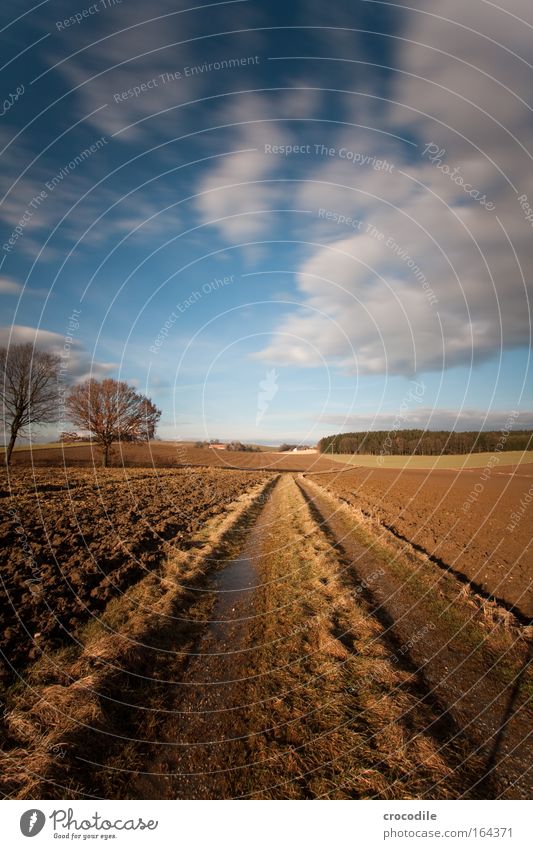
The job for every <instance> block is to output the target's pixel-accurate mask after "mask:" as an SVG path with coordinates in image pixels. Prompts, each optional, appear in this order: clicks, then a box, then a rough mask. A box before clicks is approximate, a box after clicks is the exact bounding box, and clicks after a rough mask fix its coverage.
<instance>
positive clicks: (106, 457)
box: [102, 443, 109, 469]
mask: <svg viewBox="0 0 533 849" xmlns="http://www.w3.org/2000/svg"><path fill="white" fill-rule="evenodd" d="M102 460H103V466H104V469H106V468H107V465H108V460H109V445H107V443H106V444H105V445H104V450H103V454H102Z"/></svg>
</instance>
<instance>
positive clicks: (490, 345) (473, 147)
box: [257, 0, 533, 375]
mask: <svg viewBox="0 0 533 849" xmlns="http://www.w3.org/2000/svg"><path fill="white" fill-rule="evenodd" d="M506 5H507V11H510V12H513V13H515V14H521V15H523V16H526V17H527V18H529V19H530V18H531V17H532V15H531V6H530V4H529V3H526V2H525V0H511V2H510V3H508V4H506ZM481 11H482V12H483V15H480V14H479V13H480V12H481ZM424 12H429V13H433V16H431V15H429V14H424ZM401 15H402V19H401V20H402V21H403V25H404V28H403V31H402V30H400V35H402V36H403V37H404V38H405V39H406V40H405V41H403V42H402V41H399V42H398V45H399V47H398V48H397V54H396V57H395V65H397V66H398V68H399V69H400V71H399V72H398V73H396V74H395V75H394V83H393V87H392V90H391V102H390V103H389V105H388V107H385V112H383V106H381V107H380V110H381V111H380V112H378V110H377V108H376V107H374V123H375V125H376V127H382V126H387V128H389V129H392V130H394V131H395V132H397V133H398V134H399V135H400V136H409V135H410V136H411V137H412V136H413V133H414V134H415V139H416V141H417V142H418V148H417V149H416V150H413V149H411V151H410V153H409V148H408V146H406V145H403V144H402V143H401V142H392V141H391V139H390V138H389V139H386V138H384V137H383V135H382V134H378V133H375V134H374V149H373V146H372V133H371V132H370V133H369V132H368V131H366V130H365V131H354V130H348V129H346V128H343V129H342V130H341V131H340V132H339V134H338V138H337V143H336V145H335V146H336V149H337V151H338V150H339V148H340V147H341V146H346V147H348V148H350V149H352V150H356V151H359V152H361V153H368V154H375V155H377V156H380V157H385V158H386V159H387V160H388V161H390V162H392V163H393V164H394V169H393V170H392V171H391V172H385V171H384V172H376V171H374V170H372V169H371V168H368V167H363V166H358V167H355V166H353V165H351V163H350V162H349V161H341V160H340V158H339V157H338V155H334V156H332V157H328V158H327V159H325V160H321V161H318V162H317V161H316V160H315V161H314V162H313V168H312V170H310V171H309V172H308V175H307V176H308V177H309V180H308V181H307V182H306V183H305V184H304V185H303V186H302V188H301V190H300V193H299V198H298V202H299V203H300V204H301V205H302V206H305V207H308V208H311V209H312V210H314V211H315V213H318V209H319V208H320V207H324V208H326V209H328V210H330V211H333V212H336V213H339V214H342V215H346V216H351V217H353V218H355V219H357V220H360V221H361V222H362V228H361V229H360V230H355V231H354V228H353V226H352V227H351V228H350V227H347V226H342V225H339V224H338V223H334V222H332V221H326V220H324V219H319V217H318V214H315V216H314V217H313V218H310V219H307V218H306V221H305V230H304V228H303V227H302V231H303V232H306V233H307V238H308V240H309V241H313V240H314V241H318V242H322V246H321V247H317V248H315V249H310V255H309V256H308V257H307V259H306V260H305V261H304V262H303V263H302V265H301V267H300V268H299V270H298V274H297V283H298V288H299V291H300V294H301V302H302V308H301V310H300V311H299V312H297V313H296V314H295V313H294V312H293V313H291V314H289V315H287V316H286V317H285V318H284V319H283V320H282V322H281V324H280V326H279V327H278V328H277V333H275V334H274V335H273V337H272V339H271V341H270V343H269V344H268V345H267V346H266V348H265V349H263V350H262V351H260V352H258V354H257V356H258V357H259V358H261V359H264V360H265V361H267V362H270V363H273V364H278V365H279V364H285V365H287V364H297V365H310V366H311V365H315V364H316V363H317V357H316V355H315V354H314V353H313V350H312V347H311V344H310V343H311V342H312V343H313V345H314V346H316V347H318V349H319V353H320V354H322V355H323V356H324V357H326V359H327V360H328V361H329V362H330V363H331V364H334V365H337V366H338V367H340V368H344V369H348V370H350V371H352V372H359V373H380V372H389V373H392V374H405V375H409V374H412V373H414V372H415V371H417V372H420V371H424V370H441V369H442V368H447V367H450V366H456V365H469V364H470V363H471V362H480V361H482V360H484V359H487V358H489V357H491V356H493V355H495V354H497V353H498V351H500V350H501V349H502V348H506V349H509V348H513V347H517V346H526V345H528V344H529V339H530V318H531V316H530V310H529V304H528V300H527V295H526V289H529V291H531V278H532V275H533V255H532V254H531V237H532V233H531V227H530V226H529V224H528V223H527V222H526V221H525V220H524V215H523V213H522V210H521V209H520V206H519V204H518V202H517V197H516V192H515V191H514V189H513V188H512V187H511V184H514V185H515V186H516V188H517V189H518V192H519V193H520V192H526V193H527V192H529V197H530V200H531V201H532V204H533V169H532V168H531V164H532V163H531V159H530V157H529V156H528V155H527V154H526V153H525V152H524V151H523V150H522V148H521V147H520V143H521V144H523V145H525V146H526V147H528V148H529V150H533V129H532V124H531V110H529V109H528V108H527V106H525V105H524V103H523V102H521V100H520V99H519V98H524V99H525V98H527V97H528V96H529V94H528V93H529V92H530V90H531V85H532V83H533V74H532V73H531V69H530V68H528V67H527V65H526V64H524V62H523V61H521V60H520V59H518V58H516V57H514V56H513V55H512V53H511V52H510V51H512V52H515V53H519V54H523V56H524V57H525V58H526V59H528V60H531V59H533V40H532V39H531V32H532V31H531V29H528V28H527V27H526V26H525V25H524V24H522V23H520V22H518V21H516V20H515V19H514V18H512V17H511V16H510V15H509V14H506V13H505V12H504V11H501V10H498V9H497V8H495V7H494V6H493V5H491V4H486V3H481V2H472V3H471V4H466V3H464V2H462V1H461V2H459V0H431V2H429V3H424V4H423V7H422V11H421V12H417V11H409V10H407V9H404V10H403V11H402V13H401ZM442 18H450V19H452V20H456V21H457V22H458V23H457V24H453V23H452V24H450V23H447V22H446V21H444V20H442ZM461 25H462V26H461ZM469 27H470V28H477V29H481V30H482V31H483V33H484V34H485V36H486V37H483V36H480V35H477V34H476V33H474V32H472V31H471V29H468V28H469ZM489 39H493V41H490V40H489ZM494 41H500V42H502V43H503V44H504V45H505V47H506V48H507V50H505V49H503V48H500V47H498V46H497V45H495V44H494ZM424 45H429V46H424ZM432 48H433V49H432ZM449 54H451V55H449ZM454 56H456V57H458V59H454V58H453V57H454ZM459 59H462V60H464V61H462V62H461V61H459ZM465 63H470V64H472V65H474V66H478V67H479V68H480V69H481V70H477V69H476V68H475V67H474V68H470V67H469V66H468V65H467V64H465ZM401 69H404V70H405V71H407V72H408V74H403V73H401ZM483 72H484V73H483ZM489 74H490V75H491V76H493V77H495V78H496V79H495V80H492V79H490V77H489V76H488V75H489ZM416 75H418V77H425V78H427V80H429V82H425V81H423V80H421V79H419V78H417V76H416ZM502 84H503V85H502ZM504 86H506V87H507V88H510V89H511V91H510V92H509V91H507V90H506V88H504ZM447 89H450V91H447ZM513 92H514V93H515V94H513ZM515 95H516V96H515ZM392 101H396V102H392ZM467 101H471V102H470V103H469V102H467ZM398 104H405V105H398ZM409 107H410V108H409ZM477 107H479V108H477ZM357 108H358V107H357V105H356V106H355V108H354V112H355V110H356V109H357ZM416 110H418V111H416ZM421 113H427V114H426V115H424V114H421ZM432 116H433V117H432ZM352 117H353V118H355V117H356V116H355V114H354V115H353V116H352ZM368 117H369V116H368V106H367V107H365V118H367V119H368ZM500 125H501V126H500ZM513 136H516V140H515V139H513ZM430 142H434V143H435V144H437V145H438V146H439V148H444V149H445V154H444V155H443V160H444V163H445V164H446V165H448V166H450V168H454V167H457V166H459V167H460V168H461V173H462V175H463V177H464V180H465V181H466V182H467V183H469V184H470V185H471V186H473V187H474V188H476V189H478V190H479V192H480V194H483V193H486V195H487V199H488V201H489V202H492V203H494V205H495V210H494V211H492V212H490V211H489V210H488V209H486V208H484V207H483V206H482V205H481V204H479V203H478V202H476V200H475V199H473V198H471V197H469V196H468V195H466V193H465V190H464V188H463V187H461V186H460V185H458V184H457V183H455V182H453V181H452V180H451V179H450V176H449V174H448V175H447V174H445V173H443V169H439V168H438V167H437V165H438V163H431V162H430V161H429V160H428V158H427V156H423V155H422V151H423V149H424V147H425V145H427V144H428V143H430ZM332 143H333V142H332ZM502 172H503V174H502ZM507 178H508V179H507ZM498 219H499V220H500V221H501V223H502V225H503V226H500V224H499V221H498ZM368 224H373V225H375V227H376V229H377V231H378V232H379V233H381V234H383V235H382V237H379V236H375V235H374V236H369V234H368V233H367V231H366V229H365V228H366V226H367V225H368ZM504 228H505V229H504ZM505 231H507V233H508V234H509V235H510V237H511V238H512V242H513V247H511V246H510V244H509V242H508V238H507V235H506V232H505ZM389 239H390V240H391V241H392V242H394V243H395V244H397V245H398V250H397V251H396V249H395V248H391V247H389V246H388V244H389V243H388V240H389ZM514 251H516V257H515V254H514ZM413 265H416V266H418V269H419V270H420V272H421V273H422V274H423V275H424V277H425V280H426V283H424V282H423V280H422V279H421V278H420V276H419V275H418V276H417V272H416V270H415V269H414V268H413ZM522 274H523V275H524V278H525V285H524V280H523V279H522ZM428 287H429V288H430V289H431V291H432V292H433V293H434V295H435V302H434V303H431V302H430V298H429V297H428V291H427V290H428ZM316 310H319V311H320V312H316ZM295 336H299V337H300V338H301V339H302V342H301V343H298V344H295V342H294V337H295ZM351 345H353V347H354V349H355V356H354V355H353V353H352V351H351Z"/></svg>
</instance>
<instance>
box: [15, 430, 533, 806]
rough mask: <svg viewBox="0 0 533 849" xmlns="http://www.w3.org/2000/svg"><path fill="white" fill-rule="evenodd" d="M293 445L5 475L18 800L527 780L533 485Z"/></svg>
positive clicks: (472, 786) (488, 785)
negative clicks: (358, 459) (289, 467)
mask: <svg viewBox="0 0 533 849" xmlns="http://www.w3.org/2000/svg"><path fill="white" fill-rule="evenodd" d="M167 449H168V450H170V449H169V448H168V445H167ZM45 450H48V449H45ZM76 450H81V449H76ZM174 450H177V449H176V448H174ZM35 453H37V452H35ZM224 453H225V452H224ZM220 454H222V452H220ZM190 456H191V457H192V458H193V459H197V458H198V457H200V459H209V458H211V459H212V463H213V464H217V463H219V462H220V459H219V457H217V456H216V454H215V455H214V452H211V451H208V452H207V458H206V452H204V451H203V450H202V449H191V454H190ZM213 456H214V459H213ZM267 456H274V455H267ZM275 456H276V458H277V459H282V460H283V459H291V460H292V458H285V457H283V455H279V454H278V455H275ZM54 457H55V458H56V460H57V452H56V454H55V455H54ZM258 457H261V459H263V458H264V455H254V454H239V455H238V459H239V460H241V459H242V461H243V462H250V463H252V462H253V461H254V460H257V459H258ZM30 459H31V458H30ZM142 459H143V456H140V455H139V454H132V455H131V456H130V458H129V462H131V464H132V465H133V463H134V462H140V460H142ZM144 459H145V457H144ZM170 459H172V462H174V459H175V458H174V456H173V455H172V458H170V455H169V462H170ZM295 459H298V460H302V461H306V466H305V467H304V473H302V472H301V471H300V472H299V471H296V472H289V473H284V472H283V469H281V470H280V469H279V468H277V469H276V473H275V474H272V473H269V472H263V471H254V470H250V469H248V470H244V471H243V470H232V469H225V468H221V467H220V466H217V467H211V468H204V467H200V466H193V467H188V468H172V469H170V468H162V469H160V470H157V469H150V468H148V469H141V468H132V467H130V466H126V467H125V468H122V469H119V468H115V469H107V470H103V469H101V468H100V467H97V468H96V469H91V468H87V467H84V468H76V467H74V466H72V465H67V466H65V468H61V467H60V464H58V465H57V466H53V467H51V468H47V469H46V468H40V467H37V468H34V469H32V468H30V467H29V466H28V465H27V462H26V464H20V465H16V466H15V467H14V468H13V469H12V471H11V472H10V476H9V478H7V477H4V478H3V480H2V482H1V484H0V486H1V489H0V496H1V497H0V504H1V506H2V510H3V518H2V524H1V527H0V533H1V534H2V543H3V545H2V557H3V562H2V566H3V569H2V574H3V576H4V578H3V580H4V584H3V589H4V596H3V600H2V605H3V607H2V613H3V616H4V621H5V623H6V625H5V629H4V631H3V633H2V635H1V639H2V642H1V644H0V645H1V648H2V652H3V654H4V657H5V659H6V664H5V669H4V676H3V677H4V684H5V685H6V686H5V687H4V690H3V695H2V713H1V740H2V747H1V751H0V772H1V774H2V779H1V782H0V789H1V791H2V792H3V793H4V794H5V795H6V796H8V797H10V798H20V799H48V798H50V799H54V798H55V799H57V798H59V799H63V798H67V799H81V798H116V799H122V798H127V799H135V798H169V799H189V798H190V799H200V798H210V799H226V798H254V799H311V798H313V799H314V798H335V799H359V798H379V799H404V798H410V799H440V798H454V799H455V798H500V797H501V798H510V799H517V798H530V796H531V793H532V792H533V782H532V775H531V773H530V771H529V766H530V763H531V755H532V754H533V752H532V749H531V746H530V744H529V742H528V734H529V733H530V730H531V723H532V721H533V716H532V712H531V708H530V703H531V696H532V695H533V680H532V676H531V673H530V661H531V627H530V626H529V625H527V624H526V623H525V621H524V620H525V618H526V614H527V611H528V607H527V606H526V605H525V604H524V599H526V595H525V593H524V591H521V590H520V587H521V583H522V584H523V583H525V581H526V580H527V574H528V564H529V565H530V561H528V559H527V558H525V559H523V560H520V559H519V558H518V559H517V557H516V553H517V552H518V548H513V545H515V544H516V545H518V546H519V545H520V544H521V543H515V540H522V542H524V541H527V531H526V530H525V529H526V527H527V510H525V512H524V515H523V518H522V519H521V521H520V522H518V524H517V526H516V528H515V529H514V532H513V533H510V532H509V533H507V534H506V535H505V536H502V533H503V532H502V527H504V526H505V523H506V522H508V521H509V518H508V511H509V510H511V509H513V510H514V511H515V512H516V499H517V498H519V497H520V493H521V492H523V491H524V490H523V489H521V487H522V488H523V487H529V486H530V484H531V481H530V480H529V479H528V478H527V476H516V477H512V476H505V475H500V476H498V477H496V476H495V475H491V476H490V477H489V479H488V480H486V481H483V490H482V491H477V490H476V488H475V484H476V482H478V481H479V473H474V472H463V473H461V474H460V475H457V474H456V475H454V474H452V473H450V472H444V471H441V472H438V471H435V472H432V473H431V474H430V475H428V474H425V473H423V472H420V471H418V472H415V471H410V472H409V471H408V472H402V473H401V474H399V473H398V472H393V471H392V470H388V471H379V472H376V471H371V470H368V469H354V468H353V467H346V468H344V469H343V467H342V466H340V465H339V464H338V463H337V464H335V465H334V468H335V469H336V472H335V474H333V473H332V472H331V468H332V466H331V465H330V464H329V463H327V462H326V464H325V467H324V466H322V467H321V472H320V473H317V471H316V470H315V467H314V466H313V465H311V466H309V464H310V463H311V462H312V461H313V459H314V458H312V457H310V456H307V457H299V458H295ZM182 461H183V457H182V456H181V457H180V462H182ZM84 462H86V463H89V462H90V458H89V457H88V456H87V454H86V455H85V459H84ZM309 472H310V473H309ZM517 487H518V488H517ZM525 491H527V489H526V490H525ZM471 492H474V493H475V498H471V499H470V500H469V497H470V494H471ZM465 503H469V505H470V506H469V508H468V510H467V511H466V513H465V514H463V512H462V506H463V504H465ZM495 506H496V509H493V508H494V507H495ZM526 507H527V505H526ZM491 510H492V513H493V515H492V514H491ZM463 515H464V519H463ZM459 517H460V520H459ZM469 527H470V536H469V537H468V536H467V530H468V528H469ZM461 535H462V536H461ZM514 535H516V536H514ZM404 538H405V539H404ZM501 539H503V541H502V542H501V543H500V545H499V547H498V548H497V552H498V557H499V558H500V559H499V560H498V561H497V560H496V559H495V555H494V553H493V548H494V546H496V545H497V543H498V542H500V540H501ZM431 545H433V547H434V548H433V549H431ZM453 546H455V548H454V547H453ZM421 549H422V551H421ZM426 551H427V552H428V553H429V554H431V557H428V556H427V554H425V553H424V552H426ZM455 554H456V555H457V556H456V557H455ZM445 557H446V558H448V559H449V560H451V561H453V563H452V564H448V563H447V561H445V559H444V558H445ZM454 557H455V559H454ZM491 557H492V559H491ZM461 558H462V559H461ZM505 558H506V559H505ZM513 559H515V560H516V559H517V562H518V565H519V568H518V567H516V566H515V565H511V566H509V565H508V564H512V563H513V562H514V561H513ZM497 562H501V563H505V564H506V565H505V566H502V568H501V570H500V573H499V575H500V580H499V581H498V582H497V584H496V583H495V581H496V576H497V574H498V573H497V572H496V563H497ZM476 564H477V566H476ZM448 565H452V566H453V570H451V569H450V568H447V567H448ZM480 565H481V566H482V569H483V570H484V571H483V575H481V574H478V573H479V571H480V570H479V567H480ZM445 567H446V568H445ZM459 567H460V568H459ZM475 567H476V573H475V581H474V582H473V583H470V584H469V583H467V582H465V581H464V580H462V576H463V574H464V575H467V574H468V570H469V569H470V570H471V571H472V572H473V571H474V568H475ZM530 571H531V570H530V569H529V572H530ZM485 573H487V575H488V581H489V583H487V578H486V576H485ZM468 577H470V578H471V579H472V575H468ZM482 580H485V584H482ZM491 581H492V583H490V582H491ZM489 584H490V586H491V587H492V589H491V590H490V592H491V593H492V594H493V595H494V596H496V598H497V599H499V601H497V600H492V601H491V600H489V599H488V598H487V595H488V591H485V590H484V587H488V586H489ZM516 588H517V589H516ZM478 590H479V592H478ZM512 603H514V604H516V605H517V606H516V609H517V612H519V613H520V618H517V617H516V616H515V615H514V614H513V613H511V612H510V611H509V609H508V607H509V605H510V604H512ZM518 603H519V604H520V608H519V609H518Z"/></svg>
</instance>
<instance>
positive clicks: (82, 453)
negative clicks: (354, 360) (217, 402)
mask: <svg viewBox="0 0 533 849" xmlns="http://www.w3.org/2000/svg"><path fill="white" fill-rule="evenodd" d="M12 462H13V465H14V466H34V467H39V466H69V467H70V466H77V467H80V466H96V467H100V466H101V465H102V459H101V454H100V452H99V450H98V448H97V447H96V446H90V445H80V446H73V447H70V448H63V447H58V448H37V449H36V450H35V451H33V452H32V451H30V450H27V451H26V450H24V451H16V452H15V453H14V454H13V460H12ZM111 465H112V466H116V467H135V466H140V467H154V468H165V467H169V466H170V467H176V466H178V467H179V466H210V467H214V468H222V469H223V468H226V469H246V470H250V469H258V470H261V469H265V470H269V471H274V472H279V471H284V472H305V471H316V472H323V471H331V470H338V469H339V468H344V466H342V465H341V464H339V463H338V462H336V461H334V460H330V459H328V458H326V457H324V456H323V455H321V454H317V453H314V454H303V453H302V454H280V453H277V452H269V451H257V452H255V451H250V452H248V451H226V450H225V449H214V448H194V446H193V445H192V444H190V443H181V444H177V443H172V442H151V443H150V444H148V445H131V444H129V445H128V444H126V445H122V446H120V445H115V446H114V447H113V450H112V454H111ZM346 468H350V469H351V468H353V467H352V466H348V467H346Z"/></svg>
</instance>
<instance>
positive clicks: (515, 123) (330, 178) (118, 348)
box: [0, 0, 533, 442]
mask: <svg viewBox="0 0 533 849" xmlns="http://www.w3.org/2000/svg"><path fill="white" fill-rule="evenodd" d="M192 6H193V4H188V3H185V2H170V0H159V2H155V3H153V4H150V5H149V6H147V5H146V4H144V3H140V2H136V0H123V2H122V3H118V2H113V0H98V2H96V3H92V4H91V3H90V2H83V0H82V2H80V3H77V2H76V3H74V2H72V0H69V2H61V1H60V0H48V1H47V2H46V1H45V2H42V3H39V4H37V5H35V4H34V5H33V6H32V4H30V3H25V2H19V1H18V0H17V2H7V3H5V4H4V10H3V13H2V20H1V22H0V28H2V31H1V33H0V39H1V45H2V57H3V59H2V64H3V67H2V69H1V74H2V91H3V92H4V97H5V102H4V104H3V109H2V111H3V114H2V116H1V123H0V147H1V149H2V153H1V164H2V174H3V181H2V187H3V189H2V198H1V204H0V224H1V229H2V237H1V239H0V262H1V266H0V299H1V303H2V316H3V318H2V327H1V328H0V335H1V337H2V338H1V339H0V342H1V343H2V344H7V343H9V341H20V340H24V341H26V340H30V341H32V342H35V343H36V344H37V345H38V346H40V347H47V348H51V349H54V350H58V351H64V350H65V348H64V345H65V335H66V334H68V328H69V318H70V317H71V316H72V315H73V314H74V313H73V311H74V310H76V311H77V312H76V313H75V315H76V316H77V324H79V327H77V328H76V331H75V334H74V335H73V339H72V341H71V342H70V345H69V357H68V373H69V380H70V381H71V382H76V381H79V380H83V379H85V378H86V377H88V376H90V375H93V376H96V377H102V376H104V375H111V376H114V377H120V378H121V379H125V380H128V381H131V382H134V383H135V384H136V385H137V386H138V387H139V388H140V389H142V391H144V392H145V393H146V394H148V395H150V396H151V397H152V398H153V400H154V401H155V402H156V403H157V404H158V405H159V406H160V407H161V408H162V409H163V417H162V423H161V427H160V435H161V436H164V437H172V438H197V437H204V436H205V437H208V438H221V439H224V438H232V437H233V438H241V439H249V440H271V441H273V442H275V441H277V440H282V439H289V438H290V439H297V440H303V441H306V442H314V441H315V440H316V439H317V438H319V437H320V436H322V435H323V434H326V433H331V432H335V431H338V430H357V429H366V428H367V427H372V428H382V427H385V428H388V427H390V426H391V424H392V423H393V422H394V421H395V420H397V416H398V413H399V411H400V410H401V411H402V415H403V416H404V417H405V418H404V419H402V423H405V426H406V427H407V426H426V425H428V426H430V427H435V428H438V427H456V428H465V429H474V428H477V427H480V426H481V427H496V428H498V427H502V426H503V424H504V422H505V421H506V420H507V418H508V415H509V413H510V412H511V411H515V410H518V411H519V412H520V416H519V417H518V419H517V420H516V421H515V424H514V426H515V427H520V426H523V427H528V426H533V412H532V410H533V404H532V403H531V398H532V388H533V387H532V380H531V370H530V368H529V350H530V318H531V314H530V301H529V293H530V292H531V274H532V267H533V261H532V251H531V244H532V237H533V231H532V222H531V221H528V220H527V219H528V215H529V214H530V211H529V210H528V204H531V206H532V207H533V169H532V167H531V166H532V151H533V144H532V142H533V128H532V120H531V115H532V113H531V91H533V85H532V83H533V70H532V69H533V37H532V36H533V10H532V9H531V5H530V3H529V2H526V0H509V1H508V2H507V3H506V4H505V10H503V9H499V8H498V7H497V6H496V5H495V4H493V3H488V2H486V0H471V2H469V3H468V4H466V3H464V2H459V0H439V2H437V0H424V2H422V0H418V2H417V0H413V2H410V3H401V2H400V3H394V4H390V3H380V2H371V1H368V0H365V2H363V0H361V2H356V0H354V2H344V1H343V2H339V0H331V2H328V3H324V2H319V0H310V2H305V3H304V2H292V3H281V2H279V3H278V2H270V3H268V4H266V3H261V2H258V0H239V2H226V3H210V4H198V5H194V8H192ZM531 217H532V218H533V212H532V213H531ZM265 386H266V388H265ZM413 387H417V391H416V392H413ZM261 399H262V400H261ZM265 399H266V400H265ZM261 405H262V406H261ZM260 407H261V409H262V412H261V415H259V412H258V411H259V409H260ZM263 407H264V409H263Z"/></svg>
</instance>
